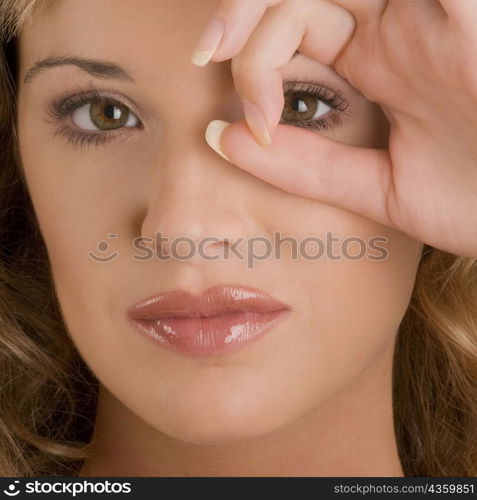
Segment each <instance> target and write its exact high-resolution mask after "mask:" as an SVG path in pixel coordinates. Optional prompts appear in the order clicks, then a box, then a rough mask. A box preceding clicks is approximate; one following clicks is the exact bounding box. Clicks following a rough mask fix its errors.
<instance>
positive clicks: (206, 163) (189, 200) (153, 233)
mask: <svg viewBox="0 0 477 500" xmlns="http://www.w3.org/2000/svg"><path fill="white" fill-rule="evenodd" d="M183 137H184V135H183ZM189 137H193V134H192V133H191V134H189ZM163 146H164V145H163ZM155 167H156V168H155V171H154V175H153V179H152V182H151V184H150V187H149V188H150V191H149V196H148V203H147V207H145V214H144V217H143V219H142V225H141V236H142V237H144V238H147V240H146V241H148V242H150V244H151V245H153V247H152V249H153V250H154V251H155V252H157V253H158V255H159V256H161V257H170V256H173V257H176V258H178V259H179V260H181V261H184V262H185V261H187V262H189V263H191V264H197V263H199V262H205V261H207V260H208V261H210V260H218V259H219V258H220V257H222V256H223V252H224V251H225V248H226V247H230V246H231V245H238V244H239V243H240V242H239V241H238V240H240V239H243V238H244V237H246V236H249V235H252V234H257V233H263V231H261V228H260V222H259V221H257V220H256V218H255V217H254V216H253V213H252V211H253V209H252V206H253V205H254V203H253V201H252V199H251V196H252V192H253V189H252V190H251V186H250V183H251V182H253V181H251V180H250V179H247V175H246V174H245V173H243V172H241V171H240V170H239V169H235V168H234V167H233V166H230V165H228V164H227V163H226V162H225V160H223V159H221V158H220V157H219V156H217V155H216V154H215V153H214V152H213V151H212V150H210V149H209V148H208V146H207V145H206V144H205V141H203V139H202V138H201V140H199V139H198V140H196V141H192V140H191V141H190V142H189V143H188V144H185V143H182V144H180V145H179V144H174V141H173V142H172V143H169V145H168V147H167V148H165V150H164V149H163V151H162V154H161V158H160V159H159V160H158V161H157V163H156V165H155Z"/></svg>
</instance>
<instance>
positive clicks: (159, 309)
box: [127, 285, 291, 357]
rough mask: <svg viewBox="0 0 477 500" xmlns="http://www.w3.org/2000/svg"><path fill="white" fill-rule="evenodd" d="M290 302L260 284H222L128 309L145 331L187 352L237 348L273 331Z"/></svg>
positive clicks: (205, 353)
mask: <svg viewBox="0 0 477 500" xmlns="http://www.w3.org/2000/svg"><path fill="white" fill-rule="evenodd" d="M290 309H291V308H290V306H288V305H287V304H284V303H283V302H280V301H279V300H277V299H276V298H274V297H272V296H271V295H269V294H267V293H265V292H263V291H261V290H258V289H256V288H250V287H242V286H234V285H229V286H216V287H212V288H209V289H207V290H205V291H204V292H202V293H201V294H198V295H195V294H192V293H189V292H185V291H182V290H172V291H168V292H165V293H159V294H157V295H154V296H152V297H149V298H147V299H145V300H143V301H141V302H139V303H138V304H135V305H133V306H132V307H130V308H129V309H128V310H127V315H128V319H129V321H130V322H132V324H133V325H134V326H135V327H136V329H138V330H139V331H140V332H141V333H143V334H145V335H146V336H148V337H149V338H151V339H152V340H154V341H156V342H158V343H159V344H160V345H162V346H164V347H165V348H168V349H170V350H172V351H175V352H178V353H181V354H185V355H187V356H193V357H202V356H215V355H220V354H225V353H230V352H233V351H235V350H237V349H239V348H240V347H242V346H244V345H246V344H248V343H249V342H251V341H252V340H255V339H256V338H258V337H260V336H261V335H262V334H264V333H265V332H266V331H268V330H270V329H271V328H272V327H273V326H274V325H275V324H276V323H277V322H278V321H279V320H281V319H283V318H284V317H285V316H286V315H287V313H288V312H289V311H290Z"/></svg>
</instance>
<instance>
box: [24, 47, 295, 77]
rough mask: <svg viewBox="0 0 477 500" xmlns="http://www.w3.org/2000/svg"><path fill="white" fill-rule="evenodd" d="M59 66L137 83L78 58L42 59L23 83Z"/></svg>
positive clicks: (115, 68) (103, 64)
mask: <svg viewBox="0 0 477 500" xmlns="http://www.w3.org/2000/svg"><path fill="white" fill-rule="evenodd" d="M300 55H302V54H300V52H298V51H296V52H295V53H294V54H293V56H292V59H294V58H295V57H297V56H300ZM59 66H76V67H78V68H80V69H81V70H83V71H85V72H86V73H89V74H90V75H91V76H94V77H95V78H110V79H116V80H123V81H127V82H134V81H135V80H134V78H133V77H132V76H131V75H130V74H129V73H128V72H127V71H126V70H125V69H123V68H121V66H118V65H117V64H113V63H109V62H104V61H98V60H94V59H87V58H85V57H78V56H61V57H47V58H46V59H42V60H41V61H38V62H36V63H35V64H34V65H33V66H31V67H30V68H29V69H28V71H27V72H26V74H25V78H24V79H23V81H24V83H30V82H31V81H32V80H33V79H34V78H35V77H36V76H37V75H39V74H40V73H42V72H43V71H44V70H45V69H49V68H57V67H59Z"/></svg>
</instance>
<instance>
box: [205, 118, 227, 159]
mask: <svg viewBox="0 0 477 500" xmlns="http://www.w3.org/2000/svg"><path fill="white" fill-rule="evenodd" d="M229 125H230V123H229V122H224V121H222V120H214V121H212V122H210V123H209V126H208V127H207V130H206V132H205V140H206V141H207V144H208V145H209V146H210V147H211V148H212V149H213V150H214V151H215V152H216V153H218V154H219V155H220V156H221V157H222V158H224V159H225V160H227V161H230V159H229V158H227V156H226V155H225V153H224V152H223V151H222V148H221V147H220V139H221V137H222V134H223V133H224V130H225V129H226V128H227V127H228V126H229Z"/></svg>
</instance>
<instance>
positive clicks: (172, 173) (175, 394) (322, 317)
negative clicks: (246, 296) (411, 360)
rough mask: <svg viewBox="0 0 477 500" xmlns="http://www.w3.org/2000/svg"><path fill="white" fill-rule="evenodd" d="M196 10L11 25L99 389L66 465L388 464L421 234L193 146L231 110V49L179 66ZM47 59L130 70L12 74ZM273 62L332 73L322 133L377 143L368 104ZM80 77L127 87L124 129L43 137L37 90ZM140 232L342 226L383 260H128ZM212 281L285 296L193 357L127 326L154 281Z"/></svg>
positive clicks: (172, 471)
mask: <svg viewBox="0 0 477 500" xmlns="http://www.w3.org/2000/svg"><path fill="white" fill-rule="evenodd" d="M198 5H199V3H198V2H196V1H195V0H182V1H180V2H179V1H178V0H170V1H167V0H161V1H159V2H158V1H155V0H138V1H137V2H130V1H129V0H104V1H102V2H97V1H95V0H83V1H81V2H76V1H74V0H61V1H55V2H42V3H40V5H39V7H38V8H37V9H36V10H35V12H34V15H33V21H32V23H29V24H27V25H26V26H25V28H24V31H23V32H22V34H21V40H20V80H21V83H20V86H19V109H18V129H19V140H20V152H21V158H22V163H23V167H24V169H25V174H26V179H27V183H28V187H29V190H30V193H31V196H32V200H33V204H34V208H35V211H36V214H37V217H38V220H39V223H40V229H41V231H42V234H43V237H44V239H45V243H46V245H47V249H48V255H49V259H50V262H51V265H52V271H53V279H54V283H55V287H56V291H57V294H58V297H59V301H60V304H61V308H62V312H63V316H64V319H65V322H66V324H67V327H68V330H69V332H70V335H71V338H72V340H73V342H74V343H75V345H76V346H77V348H78V350H79V351H80V353H81V355H82V356H83V358H84V359H85V361H86V363H87V364H88V365H89V366H90V367H91V369H92V370H93V371H94V373H95V374H96V376H97V377H98V379H99V381H100V385H101V389H100V394H99V405H98V415H97V419H96V426H95V437H94V441H93V451H94V453H93V457H92V458H91V459H90V460H88V461H87V462H86V463H85V467H84V468H83V470H82V475H111V476H126V475H128V476H142V475H150V476H228V475H235V476H251V475H277V476H287V475H288V476H298V475H311V476H400V475H402V474H403V472H402V469H401V466H400V463H399V459H398V455H397V447H396V441H395V436H394V432H393V421H392V407H391V404H392V401H391V368H392V355H393V343H394V340H395V336H396V331H397V328H398V326H399V323H400V321H401V319H402V317H403V315H404V313H405V311H406V308H407V306H408V302H409V299H410V296H411V292H412V287H413V284H414V281H415V276H416V270H417V265H418V262H419V258H420V254H421V250H422V244H421V243H420V242H419V241H417V240H415V239H413V238H411V237H409V236H407V235H405V234H404V233H402V232H401V231H399V230H396V229H394V228H390V227H387V226H384V225H381V224H379V223H377V222H374V221H371V220H369V219H366V218H364V217H362V216H359V215H357V214H354V213H351V212H349V211H346V210H343V209H340V208H336V207H333V206H331V205H327V204H324V203H320V202H318V201H313V200H310V199H307V198H304V197H300V196H297V195H295V194H290V193H286V192H284V191H282V190H281V189H278V188H277V187H275V186H272V185H270V184H268V183H265V182H263V181H262V180H260V179H258V178H257V177H255V176H253V175H250V174H249V173H247V172H245V171H243V170H241V169H237V168H235V167H234V166H233V165H231V164H230V163H228V162H227V161H225V160H224V159H222V158H221V157H219V156H218V155H216V154H215V153H214V152H213V151H212V150H211V149H210V148H209V147H208V145H207V143H206V142H205V140H204V130H205V128H206V126H207V123H209V122H210V120H211V119H213V118H215V117H217V116H219V117H220V118H222V119H223V120H228V121H237V120H241V126H242V127H245V122H244V120H243V112H242V108H241V104H240V98H239V96H238V94H237V92H236V90H235V88H234V82H233V78H232V74H231V67H230V62H228V61H226V62H223V63H218V64H215V65H211V66H209V67H207V68H204V69H200V68H197V67H196V66H194V65H192V64H190V62H189V59H190V54H191V53H192V51H193V48H194V44H195V43H196V41H197V39H198V37H199V35H200V31H201V28H202V27H203V26H204V25H205V23H206V22H207V19H208V18H209V17H210V15H211V14H212V12H213V10H214V8H215V7H216V5H217V2H215V1H209V0H203V1H201V2H200V7H199V6H198ZM158 26H160V27H161V29H158ZM125 34H127V36H124V35H125ZM131 40H134V44H132V43H131ZM65 54H74V55H77V56H83V57H89V58H93V59H100V60H103V61H110V62H114V63H116V64H119V65H121V67H123V68H125V69H126V70H127V71H128V72H129V73H130V74H131V75H133V76H134V78H135V83H132V82H126V81H118V80H112V79H98V78H94V77H93V76H91V75H89V74H87V73H86V72H84V71H82V70H80V69H79V68H77V67H73V66H71V65H65V66H61V67H55V68H50V69H45V70H44V71H43V72H41V73H38V74H37V75H36V76H35V77H34V78H32V79H31V80H30V81H29V82H28V83H25V82H23V78H24V76H25V75H26V73H27V70H28V68H30V67H31V66H32V65H33V64H34V63H35V62H37V61H39V60H41V59H43V58H45V57H51V56H62V55H65ZM152 61H153V63H151V62H152ZM282 75H283V79H284V80H290V79H296V78H298V79H300V80H304V81H311V82H322V83H323V84H326V85H327V86H330V87H335V88H337V89H339V90H340V91H341V92H342V93H343V95H344V96H345V98H346V99H347V100H348V101H349V104H350V105H349V108H348V110H347V112H346V116H343V118H342V124H341V125H338V126H336V127H334V128H333V129H329V130H327V131H326V132H323V134H324V135H326V136H327V137H328V138H330V139H334V140H336V141H339V142H341V143H343V144H347V145H353V146H364V147H382V146H383V145H384V144H385V143H386V140H387V126H386V120H385V119H384V116H383V115H382V113H381V110H380V109H379V107H378V106H376V105H375V104H372V103H371V102H369V101H367V100H366V99H365V98H364V97H363V96H361V95H360V94H359V93H357V92H356V91H354V89H352V88H351V87H350V86H349V85H347V84H346V83H345V82H344V81H343V80H342V79H340V78H339V77H338V76H337V75H336V74H335V73H334V71H333V70H332V69H330V68H327V67H325V66H323V65H322V64H320V63H318V62H315V61H313V60H311V59H309V58H307V57H303V56H300V57H298V58H295V59H294V60H293V61H292V62H291V63H289V64H288V65H286V66H285V67H284V68H282ZM90 84H94V85H95V86H96V87H97V88H99V89H100V90H102V91H107V92H108V93H110V94H112V95H113V96H115V98H116V99H126V100H127V102H130V101H133V102H134V103H135V104H136V107H135V110H136V112H137V115H138V117H139V118H140V120H141V122H142V124H143V128H141V129H134V130H133V129H130V132H129V135H128V137H127V140H126V139H122V140H116V141H114V142H112V143H107V144H103V145H101V146H98V147H95V146H91V147H89V148H87V149H81V148H80V147H78V146H73V145H71V144H68V142H67V139H66V138H65V137H64V136H62V135H58V134H57V135H55V132H56V131H57V129H58V128H59V126H60V125H61V124H60V123H53V122H52V120H51V117H50V116H49V114H48V109H49V106H50V104H51V101H52V100H53V99H57V98H58V97H59V96H61V95H63V94H64V93H65V92H71V93H73V92H75V91H78V90H79V88H81V89H83V88H84V87H86V88H87V87H88V86H89V85H90ZM70 120H71V119H70ZM283 127H286V128H288V129H290V131H294V130H298V128H297V127H293V126H290V125H286V126H285V125H283ZM116 132H118V131H116ZM300 132H301V133H303V134H305V135H307V136H308V137H310V138H312V137H313V138H316V139H319V137H320V133H319V132H318V131H310V130H306V131H305V130H300ZM155 231H161V232H162V234H163V235H166V236H168V237H170V238H173V237H176V236H188V237H190V238H193V239H194V240H197V241H198V240H200V239H201V238H202V237H205V236H209V235H211V234H212V235H214V236H218V237H221V238H225V237H228V238H229V239H230V240H231V241H232V242H233V241H234V240H235V239H237V238H239V237H244V236H245V237H252V236H264V237H268V238H270V239H273V233H274V232H275V231H281V233H282V234H283V235H287V236H293V237H295V238H296V239H297V240H299V241H300V240H303V239H304V238H306V237H308V236H317V237H321V238H324V237H325V234H326V232H327V231H332V233H333V234H334V235H336V236H338V237H340V238H341V239H344V238H346V237H348V236H351V235H352V236H359V237H361V238H363V239H365V240H368V239H369V238H370V237H373V236H383V237H386V238H388V242H387V244H386V245H385V247H386V249H387V252H388V258H387V259H386V260H381V261H373V260H369V259H362V260H345V259H341V260H337V261H331V260H329V259H321V260H318V261H313V260H305V259H298V260H293V259H292V258H291V255H290V254H289V252H288V251H287V247H284V248H285V250H284V252H283V253H282V257H281V259H280V260H278V261H275V260H272V259H269V260H265V261H261V262H258V263H257V264H256V265H255V267H254V268H253V269H252V270H250V269H247V267H246V262H245V261H240V260H238V259H231V260H224V259H219V260H216V261H205V260H202V259H199V258H196V259H193V260H190V261H187V262H184V261H159V260H151V261H148V262H140V261H135V260H133V259H131V257H130V256H131V254H132V249H131V242H132V240H133V238H135V237H137V236H141V235H143V236H153V234H154V232H155ZM111 233H116V234H117V235H118V237H117V238H116V239H115V240H114V241H112V242H111V245H112V246H113V248H114V250H115V251H118V252H119V253H120V256H119V258H117V259H116V260H114V261H112V262H109V263H99V262H96V261H94V260H92V259H91V258H89V257H88V252H90V251H92V250H95V249H96V248H97V243H98V242H99V241H101V240H105V239H106V237H107V235H108V234H111ZM224 246H225V243H223V242H220V243H216V244H215V245H211V248H210V249H213V250H215V251H216V252H217V251H218V252H220V251H222V249H223V248H224ZM212 247H213V248H212ZM221 284H238V285H245V286H253V287H257V288H260V289H262V290H264V291H266V292H268V293H270V294H272V295H274V296H275V297H277V298H278V299H279V300H282V301H283V302H285V303H287V304H289V305H290V306H291V308H292V310H291V313H290V314H289V315H288V317H287V318H286V319H285V320H284V321H282V322H281V323H279V324H278V325H277V326H276V327H275V328H274V329H273V330H272V331H270V332H268V333H267V334H266V335H265V336H264V337H262V338H260V339H259V340H257V341H256V342H254V343H251V344H249V345H247V346H245V347H244V348H242V349H240V350H239V351H236V352H234V353H231V354H229V355H224V356H219V357H214V358H202V359H194V358H188V357H186V356H183V355H180V354H176V353H172V352H170V351H166V350H164V349H163V348H161V347H160V346H159V345H156V344H154V343H152V342H151V341H150V340H149V339H148V338H145V337H143V336H141V335H140V334H138V333H137V332H136V331H135V330H134V329H133V328H131V326H129V324H128V323H127V320H126V315H125V311H126V308H128V307H129V306H130V305H132V304H134V303H136V302H138V301H140V300H142V299H144V298H146V297H148V296H150V295H152V294H154V293H157V292H161V291H167V290H171V289H176V288H181V289H185V290H189V291H191V292H200V291H202V290H204V289H206V288H209V287H211V286H215V285H221Z"/></svg>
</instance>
